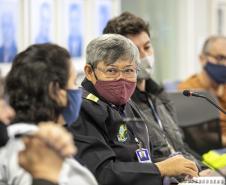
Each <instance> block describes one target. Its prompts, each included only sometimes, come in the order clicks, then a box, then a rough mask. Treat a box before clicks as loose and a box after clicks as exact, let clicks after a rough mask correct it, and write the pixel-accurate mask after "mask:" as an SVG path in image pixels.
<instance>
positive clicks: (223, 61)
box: [205, 53, 226, 64]
mask: <svg viewBox="0 0 226 185" xmlns="http://www.w3.org/2000/svg"><path fill="white" fill-rule="evenodd" d="M205 55H207V56H209V57H212V58H214V59H215V60H216V61H217V63H218V64H226V56H224V55H213V54H211V53H205Z"/></svg>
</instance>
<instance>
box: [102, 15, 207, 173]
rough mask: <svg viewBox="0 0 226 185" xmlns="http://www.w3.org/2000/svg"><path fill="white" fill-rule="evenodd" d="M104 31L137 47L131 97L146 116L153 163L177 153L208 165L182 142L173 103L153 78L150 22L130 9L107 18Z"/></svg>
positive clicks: (199, 164) (197, 162) (201, 165)
mask: <svg viewBox="0 0 226 185" xmlns="http://www.w3.org/2000/svg"><path fill="white" fill-rule="evenodd" d="M103 33H116V34H120V35H123V36H125V37H127V38H129V39H130V40H131V41H132V42H133V43H134V44H135V45H136V46H137V48H138V50H139V54H140V70H139V72H138V76H137V79H138V80H137V86H136V89H135V91H134V93H133V95H132V97H131V99H132V100H133V101H134V102H135V103H136V104H137V106H138V107H139V110H140V111H141V114H143V116H144V117H145V121H146V123H147V127H148V131H149V137H150V139H151V142H152V147H153V151H152V152H153V160H154V162H158V161H162V160H164V159H166V158H168V157H169V156H170V155H172V154H173V153H175V152H181V153H182V154H183V156H185V157H187V158H188V159H191V160H193V161H195V162H196V164H197V166H198V167H199V169H202V168H206V167H205V166H204V165H203V164H202V163H201V161H199V160H197V159H195V157H194V156H193V155H192V154H191V153H189V151H190V150H191V149H189V151H187V150H188V146H187V145H186V144H185V143H184V141H183V136H182V134H181V132H182V131H181V130H180V129H179V127H178V124H177V123H176V120H177V119H176V116H175V112H174V107H173V106H172V102H171V101H170V100H169V99H168V96H167V94H166V92H165V91H164V90H163V88H162V87H160V86H159V85H158V84H157V83H156V82H155V81H154V80H153V79H152V72H153V66H154V63H155V61H154V58H155V57H154V49H153V47H152V43H151V39H150V32H149V24H148V23H146V22H145V21H144V20H143V19H141V18H140V17H137V16H135V15H133V14H131V13H129V12H124V13H122V14H121V15H119V16H117V17H115V18H113V19H111V20H110V21H108V23H107V25H106V27H105V28H104V31H103Z"/></svg>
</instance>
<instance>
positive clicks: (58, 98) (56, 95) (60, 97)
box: [48, 82, 67, 107]
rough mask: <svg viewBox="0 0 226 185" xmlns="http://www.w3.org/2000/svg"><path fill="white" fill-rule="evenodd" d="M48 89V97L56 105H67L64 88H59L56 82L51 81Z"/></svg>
mask: <svg viewBox="0 0 226 185" xmlns="http://www.w3.org/2000/svg"><path fill="white" fill-rule="evenodd" d="M48 91H49V96H50V98H51V99H52V100H54V101H55V102H56V103H57V104H58V105H60V106H62V107H65V106H66V105H67V92H66V90H64V89H60V87H59V83H58V82H51V83H50V84H49V89H48Z"/></svg>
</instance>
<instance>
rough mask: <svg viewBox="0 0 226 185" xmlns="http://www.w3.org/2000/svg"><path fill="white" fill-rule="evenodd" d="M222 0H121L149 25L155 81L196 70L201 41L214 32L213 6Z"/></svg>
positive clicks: (183, 76)
mask: <svg viewBox="0 0 226 185" xmlns="http://www.w3.org/2000/svg"><path fill="white" fill-rule="evenodd" d="M218 1H221V2H226V1H225V0H133V1H132V2H131V0H122V11H130V12H132V13H134V14H136V15H138V16H141V17H142V18H144V19H145V20H148V21H149V22H150V25H151V28H152V29H151V33H152V38H153V39H152V42H153V44H154V48H155V50H156V55H157V56H156V59H157V60H156V73H155V77H156V79H157V80H158V81H168V80H169V81H171V80H182V79H185V78H187V77H188V76H189V75H191V74H193V73H195V72H197V71H198V70H199V69H200V66H199V62H198V54H199V51H200V49H201V46H202V43H203V41H204V40H205V39H206V37H208V36H209V35H211V34H215V33H216V19H215V17H214V16H216V12H214V11H215V10H214V6H216V3H217V2H218Z"/></svg>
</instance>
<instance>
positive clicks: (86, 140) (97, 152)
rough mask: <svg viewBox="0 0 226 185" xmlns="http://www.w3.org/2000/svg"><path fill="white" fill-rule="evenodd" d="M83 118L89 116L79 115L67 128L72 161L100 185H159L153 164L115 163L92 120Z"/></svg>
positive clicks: (158, 173) (111, 153) (159, 179)
mask: <svg viewBox="0 0 226 185" xmlns="http://www.w3.org/2000/svg"><path fill="white" fill-rule="evenodd" d="M84 117H86V119H84ZM87 117H89V116H88V115H86V114H84V112H81V113H80V117H79V119H78V120H77V121H76V123H74V124H73V126H72V128H71V129H72V132H73V135H74V138H75V143H76V146H77V147H78V154H77V156H76V157H77V158H78V159H79V161H80V162H82V163H83V164H84V165H86V166H87V167H88V168H89V169H90V170H91V172H92V173H93V174H94V175H95V177H96V178H97V181H98V182H99V183H100V184H107V185H115V184H120V185H131V184H133V185H143V184H153V185H161V184H162V178H161V176H160V172H159V170H158V168H157V167H156V166H155V164H141V163H138V162H130V161H128V162H123V161H119V160H118V159H117V156H116V154H115V153H114V151H113V150H112V148H111V147H110V145H108V144H107V142H106V140H105V138H104V135H103V133H102V132H101V128H100V129H97V127H96V126H95V124H94V120H90V121H87V120H88V119H87ZM91 122H92V123H91Z"/></svg>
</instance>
